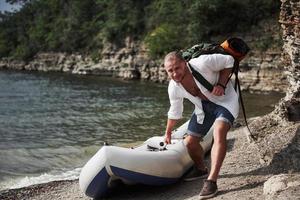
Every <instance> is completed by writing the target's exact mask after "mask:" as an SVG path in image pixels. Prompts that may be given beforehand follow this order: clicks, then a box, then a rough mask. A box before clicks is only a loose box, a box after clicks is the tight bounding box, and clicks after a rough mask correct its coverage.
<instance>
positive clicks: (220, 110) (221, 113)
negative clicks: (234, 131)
mask: <svg viewBox="0 0 300 200" xmlns="http://www.w3.org/2000/svg"><path fill="white" fill-rule="evenodd" d="M202 108H203V111H204V113H205V117H204V121H203V124H198V122H197V115H196V114H195V113H193V114H192V117H191V119H190V122H189V125H188V130H187V134H188V135H193V136H196V137H204V136H205V135H206V134H207V133H208V131H209V129H210V128H211V126H212V125H213V123H214V122H215V121H216V120H222V121H224V122H227V123H228V124H229V125H230V126H232V124H233V121H234V117H233V116H232V114H231V113H230V112H229V111H228V110H227V109H226V108H224V107H223V106H220V105H217V104H215V103H213V102H211V101H202Z"/></svg>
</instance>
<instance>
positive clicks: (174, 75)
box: [164, 59, 186, 82]
mask: <svg viewBox="0 0 300 200" xmlns="http://www.w3.org/2000/svg"><path fill="white" fill-rule="evenodd" d="M164 65H165V70H166V72H167V73H168V76H169V77H170V78H171V79H173V80H174V81H176V82H181V80H182V79H183V77H184V74H185V68H186V63H185V62H184V61H181V60H178V59H169V60H167V61H166V62H165V63H164Z"/></svg>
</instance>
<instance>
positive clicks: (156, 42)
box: [144, 24, 182, 57]
mask: <svg viewBox="0 0 300 200" xmlns="http://www.w3.org/2000/svg"><path fill="white" fill-rule="evenodd" d="M178 35H179V33H178V30H177V28H176V26H174V25H169V24H162V25H161V26H159V27H157V28H156V29H154V30H153V31H152V32H151V33H149V34H148V35H147V36H146V37H145V40H144V42H145V44H146V45H147V47H148V49H149V54H150V56H152V57H160V56H162V55H164V54H166V53H167V52H169V51H173V50H179V49H181V47H182V44H181V42H182V41H181V40H180V39H178Z"/></svg>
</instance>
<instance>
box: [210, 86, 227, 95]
mask: <svg viewBox="0 0 300 200" xmlns="http://www.w3.org/2000/svg"><path fill="white" fill-rule="evenodd" d="M211 93H212V94H213V95H216V96H222V95H224V94H225V89H224V88H223V87H222V86H220V85H215V86H214V88H213V91H212V92H211Z"/></svg>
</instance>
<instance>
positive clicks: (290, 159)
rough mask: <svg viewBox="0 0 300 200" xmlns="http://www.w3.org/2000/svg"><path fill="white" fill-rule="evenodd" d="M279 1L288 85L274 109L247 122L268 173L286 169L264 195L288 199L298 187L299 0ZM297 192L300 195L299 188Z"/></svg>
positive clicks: (299, 105)
mask: <svg viewBox="0 0 300 200" xmlns="http://www.w3.org/2000/svg"><path fill="white" fill-rule="evenodd" d="M281 2H282V5H281V13H280V23H281V27H282V29H283V36H282V39H283V41H284V45H283V49H284V53H283V63H284V66H285V70H286V73H287V80H288V88H287V90H286V96H285V98H283V99H282V100H281V101H280V102H279V104H278V105H277V107H276V109H275V110H274V111H273V112H272V113H270V114H268V115H266V116H264V117H262V118H260V119H257V120H255V121H254V122H252V123H251V126H250V128H251V129H252V130H253V132H254V133H255V134H254V136H255V140H254V144H255V145H256V147H257V149H259V156H260V161H261V163H265V164H266V165H267V167H266V169H267V171H268V173H269V174H281V173H286V174H281V175H278V176H274V177H271V178H270V179H269V180H268V181H267V182H266V183H265V188H264V191H265V194H267V195H268V198H267V199H287V197H289V194H291V193H292V192H295V191H299V189H300V180H299V177H300V176H299V172H300V148H299V147H300V2H299V0H281ZM295 177H297V180H295ZM297 195H298V197H299V195H300V194H299V192H298V193H297ZM283 197H284V198H283ZM288 199H290V198H288Z"/></svg>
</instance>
